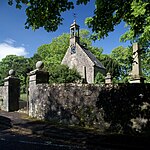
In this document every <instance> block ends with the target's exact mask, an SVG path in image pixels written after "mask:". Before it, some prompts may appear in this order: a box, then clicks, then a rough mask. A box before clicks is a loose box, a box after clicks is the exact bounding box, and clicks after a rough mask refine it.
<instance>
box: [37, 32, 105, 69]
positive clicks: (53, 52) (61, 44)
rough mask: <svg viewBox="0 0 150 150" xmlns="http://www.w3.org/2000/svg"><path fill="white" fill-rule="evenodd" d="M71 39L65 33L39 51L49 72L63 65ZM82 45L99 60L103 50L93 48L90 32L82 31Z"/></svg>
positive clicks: (41, 47)
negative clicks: (54, 67)
mask: <svg viewBox="0 0 150 150" xmlns="http://www.w3.org/2000/svg"><path fill="white" fill-rule="evenodd" d="M69 37H70V35H69V34H68V33H63V34H62V35H60V36H58V37H57V38H54V39H53V40H52V42H51V43H50V44H44V45H42V46H40V47H39V48H38V50H37V54H38V55H39V57H41V59H42V60H43V61H44V64H45V67H46V68H47V70H49V68H51V67H52V66H53V65H58V64H61V61H62V59H63V57H64V55H65V53H66V51H67V49H68V47H69ZM80 41H81V42H80V43H82V44H83V43H84V45H85V46H86V47H87V48H88V49H89V50H91V51H92V52H93V53H94V54H95V55H96V57H98V59H99V58H100V55H101V54H102V51H103V49H102V48H97V47H93V46H92V40H91V39H90V32H89V31H88V30H84V29H83V30H80Z"/></svg>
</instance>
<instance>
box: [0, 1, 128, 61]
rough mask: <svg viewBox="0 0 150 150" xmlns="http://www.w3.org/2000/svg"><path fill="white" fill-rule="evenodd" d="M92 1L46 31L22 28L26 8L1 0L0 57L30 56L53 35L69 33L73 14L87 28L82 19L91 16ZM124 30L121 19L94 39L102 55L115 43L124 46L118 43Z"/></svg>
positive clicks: (83, 27)
mask: <svg viewBox="0 0 150 150" xmlns="http://www.w3.org/2000/svg"><path fill="white" fill-rule="evenodd" d="M94 1H95V0H91V1H90V3H88V4H87V5H86V6H85V5H81V6H76V7H75V9H74V10H71V11H67V12H64V13H62V16H63V17H64V21H63V25H61V26H59V28H58V30H56V31H55V32H46V31H45V30H44V29H43V28H40V29H38V30H35V31H33V30H32V29H25V26H24V24H25V21H26V18H27V17H26V15H25V9H24V8H22V9H21V10H18V9H16V8H15V5H14V6H9V5H8V4H7V2H8V0H0V60H1V59H2V58H4V57H5V56H6V55H10V54H14V55H18V56H25V57H32V56H33V55H34V53H36V51H37V49H38V47H39V46H41V45H43V44H49V43H51V41H52V39H53V38H56V37H58V36H60V35H61V34H62V33H69V29H70V25H71V24H72V23H73V20H74V17H73V14H74V13H75V14H76V16H77V17H76V22H77V24H78V25H79V26H80V29H88V27H87V26H86V25H85V24H84V21H85V18H87V17H91V16H92V15H93V11H94V8H95V6H94ZM88 30H90V29H88ZM125 31H126V28H125V27H124V23H123V22H122V23H121V24H120V25H118V26H117V27H115V31H114V32H112V33H110V34H109V36H108V37H106V38H105V39H103V40H100V41H96V42H93V46H96V47H102V48H103V50H104V51H103V53H105V54H109V53H111V51H112V49H114V48H116V47H118V46H124V47H127V46H128V45H129V42H126V43H124V42H119V37H120V36H121V35H122V34H123V33H125Z"/></svg>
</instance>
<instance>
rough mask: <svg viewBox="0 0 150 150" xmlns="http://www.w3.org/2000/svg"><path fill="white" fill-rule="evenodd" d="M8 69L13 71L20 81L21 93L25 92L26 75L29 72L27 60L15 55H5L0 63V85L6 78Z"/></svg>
mask: <svg viewBox="0 0 150 150" xmlns="http://www.w3.org/2000/svg"><path fill="white" fill-rule="evenodd" d="M10 69H13V70H15V72H16V76H17V77H19V78H20V80H21V92H23V93H24V92H25V90H26V80H27V73H28V72H29V70H30V62H29V59H28V58H25V57H23V56H16V55H7V56H6V57H5V58H3V59H2V61H0V83H3V80H4V78H6V77H7V76H8V72H9V70H10Z"/></svg>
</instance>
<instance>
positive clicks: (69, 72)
mask: <svg viewBox="0 0 150 150" xmlns="http://www.w3.org/2000/svg"><path fill="white" fill-rule="evenodd" d="M80 79H81V76H80V75H79V73H78V72H77V70H76V69H75V68H73V69H69V67H68V66H66V65H57V66H55V67H53V68H51V70H50V79H49V80H50V83H74V82H77V81H79V80H80Z"/></svg>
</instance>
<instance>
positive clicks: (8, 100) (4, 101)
mask: <svg viewBox="0 0 150 150" xmlns="http://www.w3.org/2000/svg"><path fill="white" fill-rule="evenodd" d="M19 98H20V80H19V79H18V78H16V77H11V76H9V77H7V78H5V79H4V86H1V87H0V110H4V111H16V110H18V109H19Z"/></svg>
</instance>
